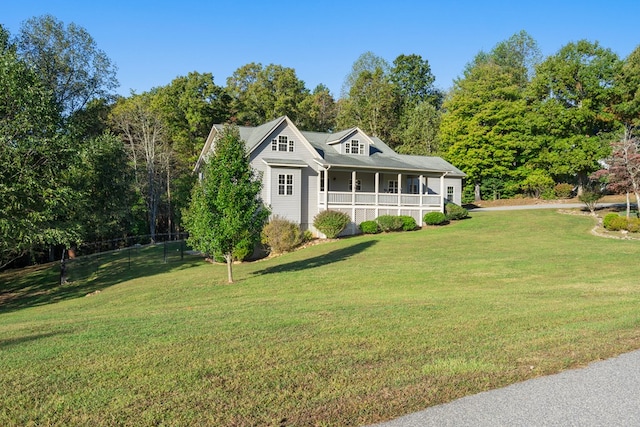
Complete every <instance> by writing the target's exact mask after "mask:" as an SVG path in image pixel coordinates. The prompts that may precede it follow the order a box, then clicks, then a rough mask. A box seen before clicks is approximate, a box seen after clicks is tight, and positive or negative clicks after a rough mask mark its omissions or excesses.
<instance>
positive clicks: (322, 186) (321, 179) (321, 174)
mask: <svg viewBox="0 0 640 427" xmlns="http://www.w3.org/2000/svg"><path fill="white" fill-rule="evenodd" d="M324 174H325V172H324V171H323V170H321V171H320V192H324Z"/></svg>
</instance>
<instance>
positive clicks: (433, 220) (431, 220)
mask: <svg viewBox="0 0 640 427" xmlns="http://www.w3.org/2000/svg"><path fill="white" fill-rule="evenodd" d="M422 220H423V221H424V223H425V224H427V225H444V224H447V223H448V222H449V221H448V220H447V217H446V215H445V214H443V213H442V212H429V213H426V214H425V215H424V218H422Z"/></svg>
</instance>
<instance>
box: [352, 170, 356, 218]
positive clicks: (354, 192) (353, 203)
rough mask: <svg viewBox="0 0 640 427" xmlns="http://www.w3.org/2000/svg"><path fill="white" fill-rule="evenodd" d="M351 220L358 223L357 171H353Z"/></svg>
mask: <svg viewBox="0 0 640 427" xmlns="http://www.w3.org/2000/svg"><path fill="white" fill-rule="evenodd" d="M351 219H352V220H353V222H354V223H355V222H356V171H355V170H353V171H351Z"/></svg>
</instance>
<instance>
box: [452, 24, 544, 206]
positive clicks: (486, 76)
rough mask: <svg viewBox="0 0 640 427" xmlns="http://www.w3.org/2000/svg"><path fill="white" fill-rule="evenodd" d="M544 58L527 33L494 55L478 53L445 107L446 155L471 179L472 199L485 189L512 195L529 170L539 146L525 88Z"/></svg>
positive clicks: (504, 44)
mask: <svg viewBox="0 0 640 427" xmlns="http://www.w3.org/2000/svg"><path fill="white" fill-rule="evenodd" d="M539 57H540V53H539V49H538V47H537V44H536V42H535V40H533V39H532V38H531V37H530V36H529V35H528V34H527V33H526V32H524V31H521V32H520V33H517V34H514V35H513V36H511V37H510V38H509V39H507V40H505V41H502V42H500V43H498V44H497V45H496V46H495V47H494V48H493V49H492V50H491V51H490V52H488V53H487V52H479V53H478V54H477V55H476V57H475V58H474V59H473V61H472V62H470V63H469V64H467V66H466V67H465V70H464V74H463V77H462V78H460V79H457V80H456V81H455V84H454V88H453V90H452V91H451V93H450V94H449V97H448V98H447V100H445V102H444V104H443V109H444V110H445V113H444V114H443V118H442V122H441V129H440V130H441V133H440V137H441V145H442V149H443V153H444V156H445V157H447V158H448V159H449V160H450V161H452V162H453V163H454V164H455V165H457V166H459V167H460V168H461V169H462V170H463V171H465V172H466V173H467V175H468V179H467V182H468V183H469V184H470V185H472V186H473V193H474V198H475V199H476V200H479V199H481V197H482V194H481V189H482V188H483V187H484V188H487V189H489V190H490V191H491V192H492V193H493V194H494V195H497V194H498V193H499V192H504V193H506V194H513V193H514V192H515V191H517V189H518V188H519V187H520V185H521V184H522V182H523V181H524V180H525V179H526V178H527V176H528V175H529V174H530V173H531V171H533V170H535V169H539V167H538V166H537V165H535V164H531V163H532V161H534V160H535V158H536V157H537V156H538V147H537V146H536V144H535V142H536V141H535V140H533V138H531V135H530V133H531V132H530V130H529V127H530V125H529V123H528V120H527V106H526V103H525V97H524V96H525V89H526V88H527V84H528V81H529V76H530V75H531V70H532V68H533V66H534V64H535V63H536V62H537V60H538V58H539Z"/></svg>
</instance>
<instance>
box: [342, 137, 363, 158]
mask: <svg viewBox="0 0 640 427" xmlns="http://www.w3.org/2000/svg"><path fill="white" fill-rule="evenodd" d="M344 151H345V153H346V154H364V143H362V142H360V141H358V140H357V139H352V140H351V141H349V142H346V143H345V147H344Z"/></svg>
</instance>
